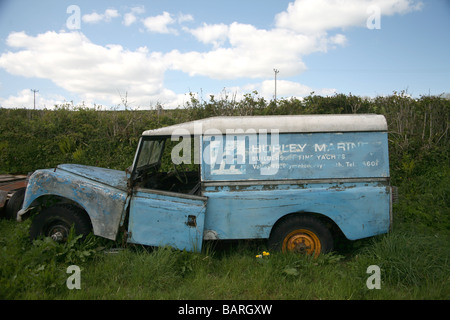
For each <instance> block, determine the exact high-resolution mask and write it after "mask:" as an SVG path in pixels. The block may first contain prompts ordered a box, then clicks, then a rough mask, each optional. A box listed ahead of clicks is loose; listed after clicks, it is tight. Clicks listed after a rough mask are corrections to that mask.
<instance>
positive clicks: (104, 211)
mask: <svg viewBox="0 0 450 320" xmlns="http://www.w3.org/2000/svg"><path fill="white" fill-rule="evenodd" d="M44 196H58V197H62V198H66V199H69V200H71V201H73V202H75V203H77V204H78V205H79V206H81V207H82V208H83V209H84V210H85V211H86V212H87V214H88V215H89V217H90V219H91V223H92V227H93V232H94V234H95V235H98V236H102V237H105V238H108V239H111V240H114V239H115V238H116V235H117V232H118V229H119V225H120V222H121V218H122V214H123V212H124V208H125V202H126V199H127V193H126V191H124V190H119V189H117V188H114V187H112V186H109V185H105V184H103V183H100V182H98V181H95V180H91V179H88V178H85V177H82V176H78V175H76V174H73V173H70V172H67V171H64V170H50V169H44V170H37V171H35V172H34V173H33V174H32V175H31V177H30V179H29V181H28V186H27V190H26V193H25V198H24V203H23V207H22V210H21V212H24V211H26V210H28V209H29V208H31V207H33V206H36V205H38V204H39V200H40V199H42V198H43V197H44Z"/></svg>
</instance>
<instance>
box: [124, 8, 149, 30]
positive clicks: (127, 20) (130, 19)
mask: <svg viewBox="0 0 450 320" xmlns="http://www.w3.org/2000/svg"><path fill="white" fill-rule="evenodd" d="M144 12H145V9H144V7H143V6H140V7H133V8H131V11H130V12H128V13H125V14H124V16H123V21H122V23H123V24H124V25H125V26H127V27H128V26H130V25H132V24H133V23H135V22H136V21H137V15H140V14H142V13H144Z"/></svg>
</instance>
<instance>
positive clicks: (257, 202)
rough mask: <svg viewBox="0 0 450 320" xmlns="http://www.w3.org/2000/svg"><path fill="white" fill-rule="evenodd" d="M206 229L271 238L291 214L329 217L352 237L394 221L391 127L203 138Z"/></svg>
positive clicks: (380, 229) (225, 236)
mask: <svg viewBox="0 0 450 320" xmlns="http://www.w3.org/2000/svg"><path fill="white" fill-rule="evenodd" d="M201 138H202V140H201V141H202V146H203V147H202V154H201V156H202V169H201V176H202V182H203V189H202V191H203V193H202V194H203V195H204V196H206V197H208V205H207V211H206V219H205V232H206V233H208V231H209V230H211V232H210V233H208V234H216V235H217V236H216V237H217V238H219V239H250V238H268V237H269V235H270V231H271V230H272V227H273V225H274V224H275V223H276V222H277V221H278V220H279V219H280V218H281V217H283V216H285V215H287V214H292V213H297V212H305V213H317V214H321V215H324V216H327V217H329V218H330V219H331V220H333V221H334V222H335V223H336V225H337V226H338V227H339V228H340V229H341V231H342V232H343V233H344V235H345V236H346V237H347V238H348V239H350V240H355V239H360V238H365V237H370V236H373V235H377V234H382V233H386V232H388V230H389V226H390V214H389V213H390V187H389V157H388V140H387V132H384V131H383V132H344V133H330V132H326V133H283V134H277V133H276V132H270V131H266V132H241V134H229V133H228V134H227V135H223V136H203V137H201Z"/></svg>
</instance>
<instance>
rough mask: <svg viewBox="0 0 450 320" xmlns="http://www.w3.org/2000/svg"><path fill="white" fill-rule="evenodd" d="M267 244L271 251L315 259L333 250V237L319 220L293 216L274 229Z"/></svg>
mask: <svg viewBox="0 0 450 320" xmlns="http://www.w3.org/2000/svg"><path fill="white" fill-rule="evenodd" d="M268 244H269V248H270V249H271V250H276V251H283V252H289V251H290V252H298V253H302V254H309V255H314V257H317V256H318V255H319V254H321V253H327V252H330V251H332V250H333V236H332V234H331V232H330V230H329V229H328V228H327V227H326V226H325V225H324V224H323V223H322V222H321V221H320V220H319V219H317V218H315V217H313V216H307V215H293V216H290V217H288V218H286V219H284V220H282V221H280V223H279V224H277V225H276V226H275V227H274V229H273V230H272V233H271V235H270V238H269V243H268Z"/></svg>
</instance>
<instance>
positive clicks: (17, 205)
mask: <svg viewBox="0 0 450 320" xmlns="http://www.w3.org/2000/svg"><path fill="white" fill-rule="evenodd" d="M26 189H27V188H20V189H18V190H17V191H15V192H14V193H13V195H12V196H11V198H10V199H9V200H8V203H7V204H6V208H5V217H6V219H16V218H17V212H18V211H19V210H20V209H22V205H23V198H24V197H25V190H26Z"/></svg>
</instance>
